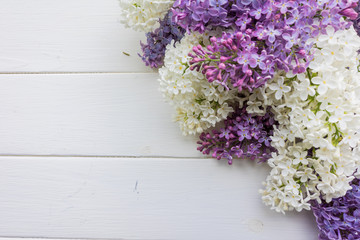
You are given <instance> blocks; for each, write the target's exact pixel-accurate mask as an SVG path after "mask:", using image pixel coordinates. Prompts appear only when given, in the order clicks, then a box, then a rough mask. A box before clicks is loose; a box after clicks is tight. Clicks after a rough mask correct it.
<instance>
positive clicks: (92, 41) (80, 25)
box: [0, 0, 151, 72]
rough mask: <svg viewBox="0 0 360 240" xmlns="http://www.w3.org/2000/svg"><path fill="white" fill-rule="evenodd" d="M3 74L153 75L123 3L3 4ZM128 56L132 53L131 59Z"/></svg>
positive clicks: (41, 0) (10, 0)
mask: <svg viewBox="0 0 360 240" xmlns="http://www.w3.org/2000/svg"><path fill="white" fill-rule="evenodd" d="M0 4H1V7H0V30H1V37H0V72H150V71H151V70H150V69H149V68H147V67H145V66H144V65H143V64H142V62H141V59H140V58H139V57H138V56H137V53H139V52H141V49H140V44H139V42H140V40H145V35H144V33H141V32H135V31H133V30H131V29H126V28H125V27H124V26H123V25H122V24H120V22H119V20H120V6H119V4H118V0H91V1H89V0H61V1H49V0H31V1H29V0H1V1H0ZM122 52H126V53H129V54H130V55H131V56H130V57H128V56H126V55H124V54H123V53H122Z"/></svg>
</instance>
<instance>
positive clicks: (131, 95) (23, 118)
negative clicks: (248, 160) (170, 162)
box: [0, 73, 202, 157]
mask: <svg viewBox="0 0 360 240" xmlns="http://www.w3.org/2000/svg"><path fill="white" fill-rule="evenodd" d="M156 79H157V74H154V73H152V74H142V73H139V74H40V75H39V74H31V75H29V74H3V75H0V85H1V88H0V136H1V137H0V154H2V155H97V156H99V155H105V156H109V155H111V156H172V157H174V156H176V157H201V156H202V154H201V153H199V152H197V150H196V147H197V145H196V138H195V137H189V136H188V137H183V136H182V135H181V132H180V129H179V127H178V124H177V123H174V122H173V118H172V113H173V109H172V108H171V106H169V104H167V103H165V102H164V100H163V99H162V96H161V94H160V92H159V91H158V82H157V80H156Z"/></svg>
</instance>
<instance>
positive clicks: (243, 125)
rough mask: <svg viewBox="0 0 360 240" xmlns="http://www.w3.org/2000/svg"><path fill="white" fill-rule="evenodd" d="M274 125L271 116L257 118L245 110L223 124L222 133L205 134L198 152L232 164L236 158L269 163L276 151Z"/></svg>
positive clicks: (202, 135)
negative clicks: (274, 146)
mask: <svg viewBox="0 0 360 240" xmlns="http://www.w3.org/2000/svg"><path fill="white" fill-rule="evenodd" d="M274 122H275V121H274V118H273V116H272V114H271V113H266V114H265V115H264V116H255V115H253V114H248V113H247V112H246V108H242V109H239V110H238V111H237V112H235V113H233V114H232V115H230V116H229V117H228V118H227V119H226V120H225V121H224V124H225V126H224V128H221V129H220V131H219V130H212V131H211V132H207V133H206V132H205V133H202V134H201V135H200V141H198V144H200V146H199V147H198V150H199V151H200V152H202V153H203V154H206V155H209V154H211V156H212V157H213V158H216V159H218V160H220V159H222V158H225V159H227V160H228V163H229V164H232V161H233V158H250V159H252V160H254V159H259V161H260V162H263V161H266V160H267V159H269V158H270V154H271V152H272V151H274V149H273V148H272V147H271V145H270V142H271V139H270V136H271V135H272V132H273V125H274Z"/></svg>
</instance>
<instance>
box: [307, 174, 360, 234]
mask: <svg viewBox="0 0 360 240" xmlns="http://www.w3.org/2000/svg"><path fill="white" fill-rule="evenodd" d="M351 186H352V189H351V190H349V191H348V192H347V193H346V195H345V196H343V197H340V198H336V199H333V200H332V201H331V202H330V203H326V202H324V203H321V204H319V203H317V202H314V203H313V206H312V210H313V213H314V215H315V217H316V222H317V224H318V228H319V231H320V233H319V239H320V240H329V239H336V240H337V239H347V240H355V239H360V181H359V179H354V180H353V182H352V183H351Z"/></svg>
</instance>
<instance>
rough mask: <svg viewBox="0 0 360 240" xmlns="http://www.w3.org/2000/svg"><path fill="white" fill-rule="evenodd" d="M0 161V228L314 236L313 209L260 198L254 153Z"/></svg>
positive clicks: (100, 234)
mask: <svg viewBox="0 0 360 240" xmlns="http://www.w3.org/2000/svg"><path fill="white" fill-rule="evenodd" d="M0 165H1V168H0V182H1V183H2V184H1V185H0V212H1V220H0V236H29V237H40V236H43V237H54V238H57V237H65V238H66V237H69V238H117V239H129V240H130V239H154V240H155V239H156V240H159V239H179V240H183V239H190V240H191V239H194V240H195V239H196V240H198V239H207V240H212V239H214V240H215V239H216V240H218V239H227V240H232V239H234V240H235V239H247V240H252V239H254V240H268V239H284V240H285V239H292V240H304V239H306V240H315V239H317V236H316V234H317V233H316V229H315V227H314V225H315V220H314V219H313V217H312V215H311V213H310V212H305V211H304V212H302V213H300V214H298V213H289V214H287V215H286V216H284V215H282V214H278V213H275V212H272V211H270V210H269V209H268V208H267V207H266V206H264V205H263V204H262V202H261V199H260V195H259V193H258V189H259V188H261V181H262V180H263V179H264V178H265V176H266V175H267V173H268V171H269V169H268V168H267V167H266V165H261V166H260V165H257V164H256V163H254V162H252V161H236V162H235V163H234V165H232V166H228V165H227V163H226V162H225V161H217V160H214V159H146V158H144V159H132V158H130V159H128V158H122V159H116V158H91V159H89V158H49V157H42V158H39V157H12V158H8V157H1V158H0ZM4 183H6V184H4Z"/></svg>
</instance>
